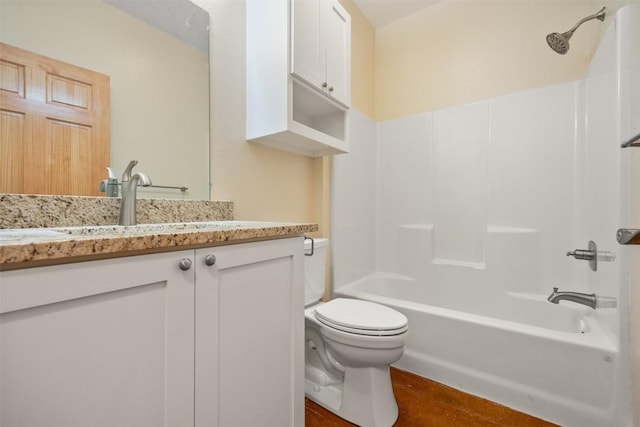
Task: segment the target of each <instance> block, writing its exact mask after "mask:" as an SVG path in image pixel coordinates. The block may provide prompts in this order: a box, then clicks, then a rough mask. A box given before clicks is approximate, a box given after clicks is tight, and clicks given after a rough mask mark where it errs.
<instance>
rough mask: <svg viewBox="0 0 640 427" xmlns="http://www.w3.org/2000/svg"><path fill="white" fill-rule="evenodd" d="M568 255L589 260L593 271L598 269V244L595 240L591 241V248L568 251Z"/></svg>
mask: <svg viewBox="0 0 640 427" xmlns="http://www.w3.org/2000/svg"><path fill="white" fill-rule="evenodd" d="M567 256H572V257H574V258H575V259H583V260H585V261H589V267H591V269H592V270H593V271H597V270H598V245H596V243H595V242H594V241H593V240H590V241H589V249H575V250H574V251H573V252H567Z"/></svg>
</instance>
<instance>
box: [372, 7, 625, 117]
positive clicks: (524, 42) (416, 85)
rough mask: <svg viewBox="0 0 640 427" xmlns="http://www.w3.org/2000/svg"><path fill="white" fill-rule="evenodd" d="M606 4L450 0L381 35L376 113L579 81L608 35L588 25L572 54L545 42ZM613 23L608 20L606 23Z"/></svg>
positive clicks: (392, 113)
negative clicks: (549, 36)
mask: <svg viewBox="0 0 640 427" xmlns="http://www.w3.org/2000/svg"><path fill="white" fill-rule="evenodd" d="M604 3H607V4H608V7H609V9H611V10H613V9H615V8H616V7H617V6H619V4H617V3H614V2H602V1H600V2H597V3H596V2H593V1H586V0H581V1H564V0H522V1H514V0H497V1H475V0H471V1H459V0H444V1H442V2H440V3H437V4H436V5H434V6H432V7H429V8H427V9H424V10H423V11H421V12H418V13H416V14H414V15H411V16H408V17H405V18H403V19H401V20H399V21H396V22H394V23H391V24H389V25H387V26H385V27H383V28H381V29H378V31H377V32H376V44H375V76H376V77H375V118H376V120H378V121H383V120H388V119H392V118H396V117H403V116H407V115H411V114H416V113H419V112H424V111H433V110H436V109H441V108H445V107H449V106H453V105H458V104H464V103H468V102H473V101H477V100H481V99H487V98H491V97H495V96H500V95H504V94H508V93H512V92H518V91H523V90H528V89H532V88H536V87H543V86H548V85H553V84H557V83H560V82H565V81H571V80H577V79H579V78H580V77H581V76H582V75H583V73H584V72H585V71H586V68H587V66H588V65H589V62H590V60H591V57H592V55H593V53H594V51H595V48H596V47H597V43H598V39H599V37H600V36H601V34H603V33H604V29H605V25H603V24H602V23H600V22H599V21H595V20H594V21H590V22H587V23H585V24H584V25H583V26H582V27H580V29H579V30H578V31H577V32H576V33H575V34H574V37H573V38H572V39H571V49H570V51H569V53H568V54H567V55H564V56H562V55H558V54H556V53H555V52H553V51H552V50H551V49H550V48H549V47H548V46H547V44H546V41H545V37H546V35H547V34H548V33H551V32H564V31H567V30H568V29H569V28H571V27H572V26H573V25H574V24H575V23H576V22H577V21H578V20H579V19H581V18H583V17H585V16H587V15H591V14H593V13H595V12H597V11H598V10H599V9H600V7H602V5H603V4H604ZM605 24H606V21H605Z"/></svg>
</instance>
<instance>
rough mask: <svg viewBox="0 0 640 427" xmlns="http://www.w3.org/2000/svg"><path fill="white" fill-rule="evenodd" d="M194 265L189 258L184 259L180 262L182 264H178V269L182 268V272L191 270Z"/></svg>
mask: <svg viewBox="0 0 640 427" xmlns="http://www.w3.org/2000/svg"><path fill="white" fill-rule="evenodd" d="M192 265H193V263H192V262H191V260H190V259H189V258H182V259H181V260H180V262H179V263H178V267H180V270H182V271H187V270H189V269H190V268H191V266H192Z"/></svg>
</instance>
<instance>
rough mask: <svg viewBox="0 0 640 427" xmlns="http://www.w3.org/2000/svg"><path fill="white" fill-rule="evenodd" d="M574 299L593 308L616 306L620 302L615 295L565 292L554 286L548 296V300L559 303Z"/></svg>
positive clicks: (573, 300)
mask: <svg viewBox="0 0 640 427" xmlns="http://www.w3.org/2000/svg"><path fill="white" fill-rule="evenodd" d="M562 300H566V301H572V302H575V303H578V304H582V305H586V306H588V307H591V308H593V309H594V310H595V309H596V308H615V307H617V306H618V302H617V300H616V298H614V297H599V296H597V295H596V294H583V293H580V292H564V291H558V288H553V292H552V293H551V295H549V298H547V301H549V302H551V303H554V304H558V303H559V302H560V301H562Z"/></svg>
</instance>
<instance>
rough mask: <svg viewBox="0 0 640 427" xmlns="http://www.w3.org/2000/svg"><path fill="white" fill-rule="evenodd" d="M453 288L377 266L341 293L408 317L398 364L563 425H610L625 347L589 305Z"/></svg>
mask: <svg viewBox="0 0 640 427" xmlns="http://www.w3.org/2000/svg"><path fill="white" fill-rule="evenodd" d="M448 287H451V286H448ZM437 288H440V290H438V289H437ZM442 288H445V289H444V290H443V289H442ZM446 288H447V286H445V287H442V286H440V287H433V286H424V285H423V284H421V283H418V282H417V281H415V280H412V279H408V278H403V277H401V276H397V275H391V274H383V273H376V274H373V275H370V276H367V277H365V278H363V279H360V280H358V281H356V282H353V283H351V284H348V285H346V286H344V287H342V288H340V289H339V290H338V291H336V292H335V296H343V297H351V298H359V299H364V300H369V301H374V302H378V303H382V304H385V305H388V306H391V307H393V308H395V309H397V310H398V311H400V312H402V313H403V314H404V315H405V316H407V318H408V319H409V336H408V339H407V345H406V349H405V354H404V356H403V357H402V358H401V359H400V360H399V361H398V362H397V363H396V364H395V366H397V367H398V368H400V369H404V370H407V371H410V372H414V373H416V374H418V375H421V376H423V377H426V378H430V379H433V380H435V381H438V382H440V383H443V384H446V385H449V386H451V387H455V388H457V389H460V390H463V391H466V392H469V393H471V394H475V395H478V396H482V397H484V398H487V399H490V400H493V401H495V402H498V403H501V404H503V405H505V406H508V407H511V408H514V409H517V410H519V411H522V412H526V413H529V414H532V415H534V416H537V417H540V418H543V419H546V420H549V421H552V422H555V423H558V424H561V425H563V426H580V427H587V426H603V425H609V424H608V421H609V420H610V416H611V414H610V411H611V407H612V399H614V398H615V395H614V394H615V393H614V391H615V389H614V378H615V375H614V371H615V363H616V361H617V358H618V354H617V351H616V348H615V346H614V345H613V344H612V343H611V342H610V341H609V340H608V338H607V337H606V336H605V334H604V332H603V331H602V330H601V328H600V327H599V326H598V324H597V323H596V322H595V321H594V319H593V318H592V317H591V316H590V314H591V309H590V308H587V307H582V306H579V305H576V304H567V305H564V303H561V304H560V305H555V304H551V303H549V302H547V301H546V298H545V297H544V296H542V295H538V296H523V295H514V294H511V295H510V294H505V293H502V294H501V296H500V297H498V298H495V297H494V298H486V297H483V295H482V294H474V292H469V293H465V292H460V289H456V290H455V292H447V290H446ZM447 294H451V295H452V296H453V295H456V297H455V298H452V297H447ZM460 295H466V297H465V296H463V297H460ZM494 295H496V293H494Z"/></svg>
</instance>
